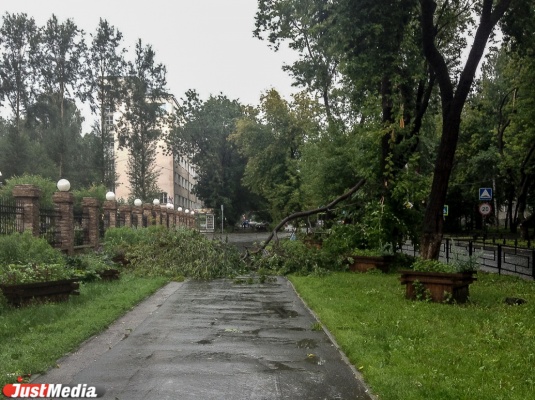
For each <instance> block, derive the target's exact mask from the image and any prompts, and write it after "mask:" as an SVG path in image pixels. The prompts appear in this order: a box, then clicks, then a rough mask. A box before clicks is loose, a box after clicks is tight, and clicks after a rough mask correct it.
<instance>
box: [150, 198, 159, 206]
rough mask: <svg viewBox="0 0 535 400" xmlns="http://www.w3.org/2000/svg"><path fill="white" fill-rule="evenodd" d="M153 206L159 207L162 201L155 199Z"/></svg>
mask: <svg viewBox="0 0 535 400" xmlns="http://www.w3.org/2000/svg"><path fill="white" fill-rule="evenodd" d="M152 204H154V205H155V206H159V205H160V200H158V199H154V200H152Z"/></svg>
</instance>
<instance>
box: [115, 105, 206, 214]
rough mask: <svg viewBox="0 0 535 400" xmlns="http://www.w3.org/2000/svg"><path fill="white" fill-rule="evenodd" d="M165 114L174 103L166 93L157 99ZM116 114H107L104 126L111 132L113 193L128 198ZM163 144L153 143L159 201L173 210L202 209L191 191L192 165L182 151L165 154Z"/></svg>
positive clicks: (126, 153) (125, 162)
mask: <svg viewBox="0 0 535 400" xmlns="http://www.w3.org/2000/svg"><path fill="white" fill-rule="evenodd" d="M161 102H162V105H161V107H163V108H164V109H165V111H166V112H167V113H173V112H174V111H175V110H176V107H177V106H178V103H177V101H176V99H175V97H174V96H168V97H166V98H165V99H162V100H161ZM118 116H119V113H115V114H114V113H107V114H106V125H107V127H108V129H110V132H112V131H113V132H114V140H113V146H110V148H109V149H108V153H110V155H109V157H108V158H109V159H110V160H114V161H113V165H112V167H113V171H111V173H113V174H115V176H116V181H115V182H116V183H115V196H116V198H117V199H123V200H125V201H128V199H131V198H132V194H131V188H130V184H129V182H128V175H127V168H128V158H129V157H130V154H129V151H128V150H127V149H124V148H123V149H119V140H118V138H117V134H116V132H115V131H114V129H113V128H114V126H115V125H114V124H115V123H116V122H117V118H118ZM165 148H166V144H165V142H164V141H163V140H160V141H159V142H158V144H157V155H156V161H155V167H156V171H157V173H158V174H159V176H158V182H157V185H158V188H159V189H160V198H159V200H160V204H168V203H173V205H174V207H175V209H177V208H178V207H182V208H183V209H184V210H185V209H189V210H196V209H200V208H202V206H203V205H202V202H201V201H200V200H199V199H198V198H197V196H195V195H194V194H193V193H192V190H193V187H194V186H195V183H196V178H197V174H196V170H195V166H194V165H192V164H191V163H190V162H189V159H188V156H187V155H186V154H183V155H180V154H167V153H166V152H165V151H164V149H165Z"/></svg>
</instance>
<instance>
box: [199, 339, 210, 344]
mask: <svg viewBox="0 0 535 400" xmlns="http://www.w3.org/2000/svg"><path fill="white" fill-rule="evenodd" d="M196 343H197V344H212V341H211V340H209V339H202V340H199V341H198V342H196Z"/></svg>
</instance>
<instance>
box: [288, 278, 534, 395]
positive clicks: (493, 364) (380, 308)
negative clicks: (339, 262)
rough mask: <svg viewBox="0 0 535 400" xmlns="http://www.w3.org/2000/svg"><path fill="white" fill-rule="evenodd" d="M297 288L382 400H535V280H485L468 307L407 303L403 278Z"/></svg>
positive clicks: (326, 281) (302, 282) (307, 281)
mask: <svg viewBox="0 0 535 400" xmlns="http://www.w3.org/2000/svg"><path fill="white" fill-rule="evenodd" d="M290 279H291V281H292V282H293V283H294V285H295V287H296V289H297V291H298V292H299V293H300V294H301V296H302V297H303V298H304V299H305V301H306V302H307V304H308V305H309V306H310V307H311V308H312V309H313V310H314V311H315V312H316V313H317V314H318V316H319V318H320V319H321V321H322V322H323V323H324V324H325V325H326V326H327V327H328V329H329V330H330V331H331V332H332V333H333V334H334V336H335V337H336V340H337V341H338V343H339V345H340V346H341V348H342V350H343V351H344V352H345V354H346V355H347V356H348V357H349V359H350V360H351V362H352V363H353V364H354V365H355V367H356V368H357V369H358V370H360V372H361V373H362V375H363V376H364V379H365V381H366V382H367V383H368V384H369V385H370V387H371V389H372V392H374V393H375V394H377V395H379V399H385V400H394V399H399V400H407V399H410V400H417V399H422V400H424V399H425V400H432V399H437V400H439V399H440V400H445V399H455V400H458V399H467V400H468V399H469V400H474V399H493V400H498V399H504V400H505V399H507V400H512V399H518V400H525V399H528V398H533V394H534V393H535V318H534V316H535V283H534V282H533V281H523V280H520V279H517V278H512V277H504V276H498V275H489V274H482V273H479V274H478V281H477V282H475V283H473V284H472V285H471V286H470V295H471V298H470V300H471V302H470V303H469V304H466V305H445V304H436V303H427V302H417V301H409V300H406V299H405V298H404V288H405V287H404V286H402V285H401V284H400V282H399V275H398V274H388V275H386V274H381V275H379V274H350V273H335V274H331V275H328V276H325V277H298V276H292V277H291V278H290ZM505 297H521V298H523V299H525V300H527V303H526V304H523V305H520V306H509V305H506V304H504V299H505Z"/></svg>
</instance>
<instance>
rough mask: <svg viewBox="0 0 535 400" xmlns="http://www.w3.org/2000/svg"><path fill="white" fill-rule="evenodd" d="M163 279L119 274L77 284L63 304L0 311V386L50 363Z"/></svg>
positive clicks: (134, 302) (136, 301)
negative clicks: (112, 278) (77, 288)
mask: <svg viewBox="0 0 535 400" xmlns="http://www.w3.org/2000/svg"><path fill="white" fill-rule="evenodd" d="M166 282H167V280H165V279H163V278H151V279H148V278H137V277H134V276H131V275H123V276H122V277H121V279H120V280H118V281H112V282H94V283H88V284H81V285H80V296H71V298H70V299H69V301H67V302H64V303H49V304H43V305H35V306H31V307H24V308H20V309H13V308H7V309H6V308H4V309H0V387H3V386H4V385H5V384H6V383H14V382H15V381H16V378H17V376H19V375H24V374H35V373H39V372H43V371H46V370H47V369H49V368H50V367H53V366H54V365H55V364H56V361H57V360H58V359H59V358H61V357H62V356H63V355H64V354H66V353H68V352H70V351H72V350H74V349H76V348H77V347H78V346H79V345H80V343H82V342H83V341H84V340H86V339H88V338H89V337H91V336H93V335H95V334H96V333H98V332H101V331H103V330H104V329H105V328H106V327H108V326H109V325H110V324H111V323H112V322H113V321H114V320H116V319H117V318H118V317H120V316H121V315H123V314H124V313H125V312H126V311H128V310H130V309H131V308H132V307H133V306H134V305H135V304H137V303H139V302H140V301H141V300H143V299H144V298H146V297H147V296H148V295H150V294H152V293H153V292H154V291H156V290H157V289H158V288H160V287H161V286H162V285H164V284H165V283H166Z"/></svg>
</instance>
